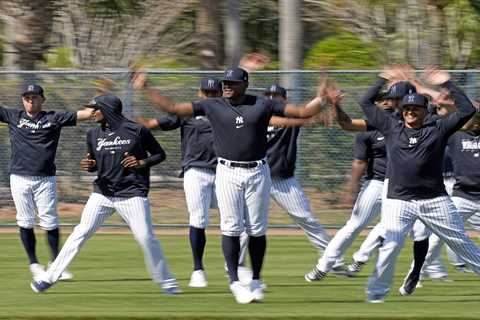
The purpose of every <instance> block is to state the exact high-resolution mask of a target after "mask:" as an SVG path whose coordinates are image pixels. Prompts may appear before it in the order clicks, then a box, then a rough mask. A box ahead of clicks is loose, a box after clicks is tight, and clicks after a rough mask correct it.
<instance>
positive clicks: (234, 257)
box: [222, 235, 240, 283]
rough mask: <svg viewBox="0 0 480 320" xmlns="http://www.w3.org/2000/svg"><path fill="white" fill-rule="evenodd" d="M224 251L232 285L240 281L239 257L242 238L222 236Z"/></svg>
mask: <svg viewBox="0 0 480 320" xmlns="http://www.w3.org/2000/svg"><path fill="white" fill-rule="evenodd" d="M222 250H223V256H224V257H225V262H226V263H227V268H228V275H229V277H230V283H232V282H234V281H238V256H239V255H240V237H230V236H225V235H223V236H222Z"/></svg>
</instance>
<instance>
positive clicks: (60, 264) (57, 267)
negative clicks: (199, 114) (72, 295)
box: [45, 193, 114, 283]
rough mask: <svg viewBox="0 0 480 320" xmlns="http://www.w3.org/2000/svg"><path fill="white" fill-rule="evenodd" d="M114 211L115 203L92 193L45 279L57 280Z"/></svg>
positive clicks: (51, 281)
mask: <svg viewBox="0 0 480 320" xmlns="http://www.w3.org/2000/svg"><path fill="white" fill-rule="evenodd" d="M113 211H114V208H113V203H112V201H110V200H109V199H107V198H106V197H104V196H103V195H101V194H98V193H92V194H91V195H90V198H88V201H87V204H86V205H85V208H84V209H83V212H82V217H81V219H80V223H79V224H78V225H77V226H76V227H75V228H74V229H73V232H72V233H71V234H70V236H68V238H67V240H66V241H65V243H64V245H63V247H62V250H60V253H59V254H58V256H57V258H56V259H55V261H53V262H52V264H51V265H50V267H49V268H48V270H47V271H46V273H45V280H46V281H47V282H50V283H54V282H57V281H58V279H59V278H60V276H61V275H62V273H63V271H65V269H67V267H68V265H69V264H70V262H72V260H73V258H75V256H76V255H77V253H78V252H79V251H80V249H81V247H82V246H83V244H84V243H85V241H87V240H88V239H89V238H90V237H91V236H92V235H93V234H94V233H95V231H96V230H97V229H98V227H100V226H101V225H102V223H103V221H105V219H106V218H108V217H109V216H111V215H112V213H113Z"/></svg>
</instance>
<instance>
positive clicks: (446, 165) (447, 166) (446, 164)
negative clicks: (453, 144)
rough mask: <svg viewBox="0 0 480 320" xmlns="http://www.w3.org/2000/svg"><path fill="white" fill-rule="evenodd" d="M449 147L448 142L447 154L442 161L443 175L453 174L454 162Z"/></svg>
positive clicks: (450, 175) (449, 175)
mask: <svg viewBox="0 0 480 320" xmlns="http://www.w3.org/2000/svg"><path fill="white" fill-rule="evenodd" d="M455 134H456V133H455ZM455 134H454V135H455ZM449 149H450V148H449V147H448V144H447V147H446V148H445V156H444V157H443V163H442V172H443V177H452V176H453V163H452V158H450V155H449Z"/></svg>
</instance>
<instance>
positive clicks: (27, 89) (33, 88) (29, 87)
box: [22, 84, 45, 98]
mask: <svg viewBox="0 0 480 320" xmlns="http://www.w3.org/2000/svg"><path fill="white" fill-rule="evenodd" d="M27 93H35V94H38V95H39V96H41V97H42V98H45V97H44V96H43V88H42V87H40V86H39V85H37V84H25V85H24V86H23V87H22V97H23V96H24V95H26V94H27Z"/></svg>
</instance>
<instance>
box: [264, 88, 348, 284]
mask: <svg viewBox="0 0 480 320" xmlns="http://www.w3.org/2000/svg"><path fill="white" fill-rule="evenodd" d="M264 95H265V96H266V97H267V98H268V99H276V100H279V101H282V102H284V103H285V102H286V101H287V90H286V89H285V88H283V87H281V86H279V85H277V84H273V85H271V86H269V87H267V89H266V90H265V93H264ZM308 123H310V124H314V123H315V120H314V119H290V118H282V117H276V116H274V117H272V118H271V119H270V125H269V126H268V130H267V131H268V133H267V139H268V142H267V162H268V165H269V167H270V176H271V179H272V187H271V189H270V195H271V197H272V198H273V199H274V200H275V202H276V203H277V204H278V205H279V206H280V207H282V208H283V209H284V210H285V211H286V212H287V214H288V215H289V216H290V217H291V218H292V219H293V220H294V221H295V223H296V224H297V225H298V226H299V227H300V228H302V230H303V231H304V232H305V234H306V235H307V237H308V239H309V240H310V242H311V243H312V244H313V246H314V247H315V248H317V250H318V251H319V252H323V251H324V250H325V248H326V247H327V244H328V242H329V241H330V240H331V237H330V236H329V235H328V234H327V233H326V231H325V229H324V228H323V227H322V225H321V224H319V223H318V220H317V218H316V217H315V216H314V215H313V213H312V211H311V208H310V203H309V201H308V198H307V197H306V195H305V193H304V191H303V189H302V187H301V186H300V184H299V183H298V181H297V179H296V178H295V176H294V173H295V163H296V160H297V138H298V135H299V133H300V126H301V125H304V124H308ZM333 271H334V272H335V273H337V274H339V275H345V269H344V262H343V259H342V257H339V258H338V259H337V261H336V262H335V265H334V267H333Z"/></svg>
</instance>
